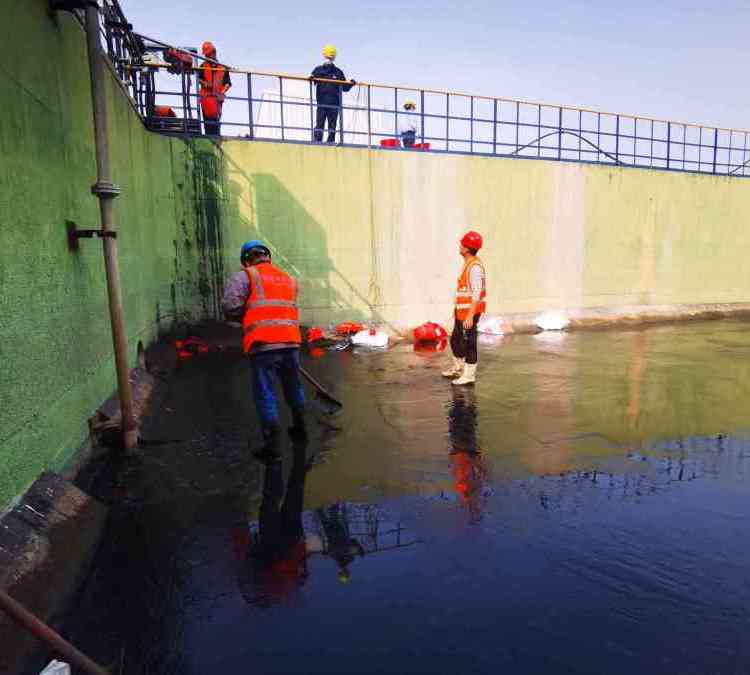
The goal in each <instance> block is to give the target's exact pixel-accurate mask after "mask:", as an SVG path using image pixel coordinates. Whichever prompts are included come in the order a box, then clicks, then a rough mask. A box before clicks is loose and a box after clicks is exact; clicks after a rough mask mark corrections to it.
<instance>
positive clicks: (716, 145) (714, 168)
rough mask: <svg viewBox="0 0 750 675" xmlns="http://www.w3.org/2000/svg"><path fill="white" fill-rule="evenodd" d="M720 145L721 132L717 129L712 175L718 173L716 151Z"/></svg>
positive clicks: (715, 131)
mask: <svg viewBox="0 0 750 675" xmlns="http://www.w3.org/2000/svg"><path fill="white" fill-rule="evenodd" d="M718 145H719V130H718V128H717V129H714V163H713V169H712V173H716V150H717V147H718ZM683 168H684V167H683Z"/></svg>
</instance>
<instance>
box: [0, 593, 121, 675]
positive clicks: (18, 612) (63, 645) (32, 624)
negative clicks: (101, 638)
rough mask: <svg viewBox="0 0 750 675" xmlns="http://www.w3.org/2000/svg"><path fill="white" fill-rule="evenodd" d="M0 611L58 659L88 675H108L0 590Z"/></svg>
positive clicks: (103, 669)
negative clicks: (50, 650)
mask: <svg viewBox="0 0 750 675" xmlns="http://www.w3.org/2000/svg"><path fill="white" fill-rule="evenodd" d="M0 609H2V610H3V611H4V612H6V613H7V614H8V616H10V617H11V618H12V619H13V620H14V621H15V622H16V623H17V624H18V625H19V626H23V627H24V628H25V629H26V630H28V631H29V632H30V633H31V634H32V635H34V637H36V638H37V639H39V640H41V641H42V642H44V643H45V644H46V645H47V646H48V647H49V648H50V649H52V651H53V652H54V653H55V654H56V655H57V656H59V657H61V658H63V659H65V661H67V662H68V663H72V664H73V665H74V666H76V667H77V668H80V669H81V670H82V671H83V672H84V673H89V675H110V673H109V671H108V670H106V669H105V668H102V667H101V666H100V665H98V664H97V663H95V662H94V661H92V660H91V659H90V658H89V657H88V656H86V655H85V654H84V653H83V652H80V651H78V650H77V649H76V648H75V647H74V646H73V645H72V644H70V642H68V641H67V640H66V639H65V638H63V637H62V636H61V635H60V634H59V633H58V632H56V631H55V630H53V629H52V628H50V627H49V626H48V625H47V624H46V623H44V622H43V621H41V620H40V619H38V618H37V617H36V616H34V614H32V613H31V612H30V611H29V610H28V609H26V608H25V607H24V606H23V605H22V604H21V603H19V602H18V601H16V600H14V599H13V598H11V597H10V596H9V595H8V594H7V593H6V592H5V591H2V590H0Z"/></svg>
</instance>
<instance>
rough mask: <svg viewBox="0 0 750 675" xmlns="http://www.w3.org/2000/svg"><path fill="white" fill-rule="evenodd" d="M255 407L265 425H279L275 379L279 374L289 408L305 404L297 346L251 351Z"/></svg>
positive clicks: (298, 410) (296, 407)
mask: <svg viewBox="0 0 750 675" xmlns="http://www.w3.org/2000/svg"><path fill="white" fill-rule="evenodd" d="M250 360H251V361H252V364H253V394H254V397H255V409H256V411H257V412H258V418H259V419H260V423H261V424H262V425H263V426H264V427H276V426H278V425H279V408H278V405H277V403H276V392H275V391H274V381H275V380H276V378H277V377H278V379H279V380H280V381H281V389H282V391H283V392H284V399H285V400H286V403H287V405H288V406H289V408H290V409H291V410H292V412H294V411H297V412H300V411H302V410H303V409H304V407H305V391H304V389H303V388H302V381H301V379H300V374H299V349H275V350H272V351H267V352H258V353H256V354H251V356H250Z"/></svg>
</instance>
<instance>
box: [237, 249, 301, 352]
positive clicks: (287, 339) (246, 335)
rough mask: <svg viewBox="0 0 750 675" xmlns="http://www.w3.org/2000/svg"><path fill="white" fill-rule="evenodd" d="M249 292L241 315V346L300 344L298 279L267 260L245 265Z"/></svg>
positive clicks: (246, 347) (243, 347) (250, 347)
mask: <svg viewBox="0 0 750 675" xmlns="http://www.w3.org/2000/svg"><path fill="white" fill-rule="evenodd" d="M245 271H246V272H247V276H248V279H249V280H250V296H249V297H248V299H247V302H246V303H245V316H244V318H243V319H242V331H243V338H242V349H243V350H244V351H245V353H249V352H250V351H251V350H252V348H253V345H254V344H255V343H258V342H264V343H294V344H300V343H301V342H302V336H301V334H300V330H299V309H298V307H297V282H296V280H295V279H293V278H292V277H290V276H289V275H288V274H287V273H286V272H282V271H281V270H280V269H279V268H278V267H275V266H274V265H272V264H271V263H270V262H269V263H260V264H259V265H253V266H252V267H246V268H245Z"/></svg>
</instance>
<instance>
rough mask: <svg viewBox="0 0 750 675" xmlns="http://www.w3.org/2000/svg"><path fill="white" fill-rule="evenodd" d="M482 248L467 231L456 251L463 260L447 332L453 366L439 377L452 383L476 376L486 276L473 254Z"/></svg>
mask: <svg viewBox="0 0 750 675" xmlns="http://www.w3.org/2000/svg"><path fill="white" fill-rule="evenodd" d="M480 248H482V235H481V234H479V233H478V232H473V231H472V232H467V233H466V234H465V235H464V236H463V237H462V238H461V242H460V246H459V252H460V253H461V257H462V258H463V259H464V265H463V268H462V270H461V274H460V276H459V277H458V287H457V289H456V301H455V308H454V317H455V324H454V326H453V333H451V351H452V352H453V365H452V366H451V367H450V368H449V369H448V370H446V371H444V372H443V377H448V378H451V379H452V380H453V384H456V385H466V384H474V382H475V381H476V374H477V361H478V354H477V325H478V324H479V319H480V317H481V316H482V314H483V313H484V312H485V309H486V297H487V277H486V274H485V271H484V265H483V264H482V261H481V260H480V259H479V258H477V252H478V251H479V249H480Z"/></svg>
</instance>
